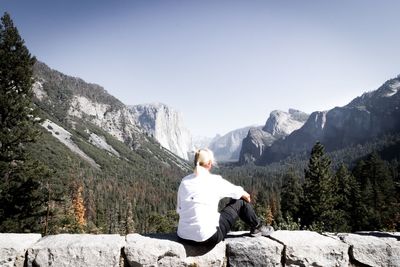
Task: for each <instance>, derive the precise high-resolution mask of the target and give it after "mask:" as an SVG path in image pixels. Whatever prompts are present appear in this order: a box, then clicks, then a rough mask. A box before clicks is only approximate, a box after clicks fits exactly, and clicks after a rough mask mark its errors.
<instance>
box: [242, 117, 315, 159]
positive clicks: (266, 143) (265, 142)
mask: <svg viewBox="0 0 400 267" xmlns="http://www.w3.org/2000/svg"><path fill="white" fill-rule="evenodd" d="M308 116H309V115H308V114H306V113H304V112H302V111H299V110H296V109H289V111H288V112H285V111H281V110H274V111H272V112H271V113H270V115H269V118H268V119H267V122H266V123H265V126H264V127H263V128H262V129H260V128H252V129H250V130H249V133H248V135H247V136H246V138H245V139H243V143H242V149H241V151H240V157H239V162H240V163H241V164H244V163H249V162H254V161H257V160H259V159H260V157H261V155H262V154H263V152H264V150H265V149H266V148H268V147H270V146H271V145H272V144H273V143H274V142H275V141H277V140H279V139H282V138H285V137H286V136H288V135H290V134H291V133H292V132H293V131H295V130H297V129H299V128H301V127H302V126H303V125H304V123H305V122H306V121H307V119H308Z"/></svg>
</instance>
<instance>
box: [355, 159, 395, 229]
mask: <svg viewBox="0 0 400 267" xmlns="http://www.w3.org/2000/svg"><path fill="white" fill-rule="evenodd" d="M354 175H355V176H356V178H357V180H358V182H359V183H360V185H361V198H362V204H363V214H362V220H361V225H359V226H358V228H361V229H363V230H381V229H391V230H394V229H393V228H394V227H395V224H396V222H394V219H395V214H396V212H397V210H396V206H397V201H396V196H395V194H396V190H395V183H394V181H393V178H392V175H391V172H390V169H389V166H388V164H387V163H386V162H385V161H383V160H382V159H381V158H380V157H379V155H378V154H377V153H372V154H371V155H370V156H369V157H368V158H367V159H366V160H364V161H360V162H359V163H358V164H357V166H356V168H355V169H354Z"/></svg>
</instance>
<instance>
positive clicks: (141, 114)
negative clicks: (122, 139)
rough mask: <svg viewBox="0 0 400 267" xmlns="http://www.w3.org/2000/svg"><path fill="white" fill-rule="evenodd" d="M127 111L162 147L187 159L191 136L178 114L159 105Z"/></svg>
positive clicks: (149, 105)
mask: <svg viewBox="0 0 400 267" xmlns="http://www.w3.org/2000/svg"><path fill="white" fill-rule="evenodd" d="M129 111H130V112H131V114H132V115H133V117H135V118H136V120H137V122H138V124H139V126H140V127H141V128H142V129H144V130H145V131H146V132H147V133H148V134H150V135H151V136H152V137H154V138H155V139H156V140H157V141H158V142H159V143H160V144H161V145H162V146H163V147H165V148H166V149H168V150H170V151H171V152H173V153H174V154H176V155H178V156H180V157H181V158H183V159H186V160H187V159H188V153H189V152H190V151H191V150H192V149H193V148H192V147H193V145H192V136H191V134H190V132H189V130H187V129H186V128H185V126H184V125H183V119H182V115H181V114H180V113H179V112H177V111H175V110H174V109H172V108H170V107H168V106H167V105H164V104H161V103H157V104H147V105H135V106H130V107H129Z"/></svg>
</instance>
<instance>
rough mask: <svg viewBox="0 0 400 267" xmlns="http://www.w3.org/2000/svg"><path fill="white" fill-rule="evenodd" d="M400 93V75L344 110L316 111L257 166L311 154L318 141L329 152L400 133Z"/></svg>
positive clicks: (276, 144) (272, 148)
mask: <svg viewBox="0 0 400 267" xmlns="http://www.w3.org/2000/svg"><path fill="white" fill-rule="evenodd" d="M399 91H400V76H398V77H397V78H394V79H391V80H388V81H387V82H385V83H384V84H383V85H382V86H381V87H379V88H378V89H377V90H375V91H372V92H368V93H364V94H363V95H362V96H360V97H357V98H355V99H354V100H352V101H351V102H350V103H349V104H348V105H346V106H344V107H335V108H333V109H331V110H329V111H316V112H313V113H312V114H311V115H310V117H309V118H308V120H307V121H306V123H305V124H304V125H303V126H302V127H301V128H300V129H298V130H296V131H294V132H293V133H292V134H290V135H289V136H287V137H286V138H285V139H282V140H279V141H276V142H274V143H273V144H272V145H271V146H270V147H268V148H267V149H265V151H264V152H263V153H262V155H261V157H260V159H259V160H258V162H257V163H258V164H261V165H264V164H266V163H270V162H274V161H279V160H282V159H284V158H286V157H288V156H290V155H293V154H298V153H305V152H309V151H310V150H311V148H312V146H313V145H314V144H315V142H316V141H320V142H321V143H322V144H323V145H324V146H325V148H326V150H327V151H334V150H337V149H341V148H345V147H347V146H350V145H356V144H363V143H364V142H366V141H369V140H371V139H373V138H379V137H380V136H382V135H384V134H390V133H398V132H400V93H399Z"/></svg>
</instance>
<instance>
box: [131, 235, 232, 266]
mask: <svg viewBox="0 0 400 267" xmlns="http://www.w3.org/2000/svg"><path fill="white" fill-rule="evenodd" d="M225 248H226V245H225V243H224V242H220V243H219V244H218V245H217V246H215V247H213V248H211V247H203V246H191V245H188V244H185V243H182V242H179V240H178V238H177V236H176V234H154V235H148V236H142V235H139V234H130V235H128V236H127V237H126V246H125V249H124V253H125V256H126V259H127V263H128V264H129V266H131V267H136V266H215V267H217V266H218V267H220V266H225V265H226V259H225Z"/></svg>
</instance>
